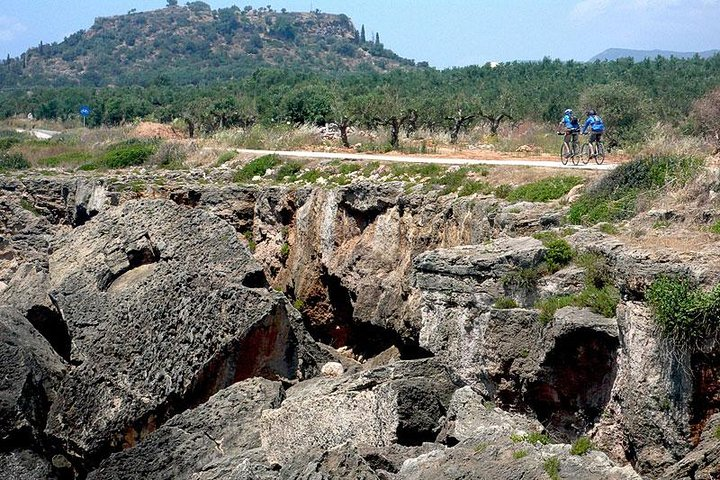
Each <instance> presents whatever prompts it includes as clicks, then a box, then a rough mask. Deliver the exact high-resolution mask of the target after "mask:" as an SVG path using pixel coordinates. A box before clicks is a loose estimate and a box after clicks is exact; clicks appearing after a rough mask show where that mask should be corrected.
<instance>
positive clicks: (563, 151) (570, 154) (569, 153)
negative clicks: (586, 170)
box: [557, 131, 581, 165]
mask: <svg viewBox="0 0 720 480" xmlns="http://www.w3.org/2000/svg"><path fill="white" fill-rule="evenodd" d="M569 133H571V134H574V135H572V142H571V143H572V145H571V144H569V143H568V142H566V141H564V140H563V144H562V146H561V147H560V161H561V162H562V164H563V165H567V163H568V160H570V159H572V162H573V165H578V164H579V163H580V153H581V152H580V146H579V145H578V142H577V135H576V133H577V132H576V131H570V132H569ZM557 134H558V135H565V134H566V132H557Z"/></svg>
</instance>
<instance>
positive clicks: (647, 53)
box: [589, 48, 720, 62]
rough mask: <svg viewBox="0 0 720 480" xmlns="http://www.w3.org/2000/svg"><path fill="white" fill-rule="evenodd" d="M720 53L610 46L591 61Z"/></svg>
mask: <svg viewBox="0 0 720 480" xmlns="http://www.w3.org/2000/svg"><path fill="white" fill-rule="evenodd" d="M718 53H720V50H707V51H704V52H673V51H670V50H630V49H626V48H609V49H607V50H605V51H604V52H602V53H598V54H597V55H595V56H594V57H592V58H591V59H590V60H589V61H590V62H594V61H596V60H599V61H604V60H607V61H612V60H617V59H620V58H632V59H633V60H635V61H636V62H641V61H643V60H645V59H650V60H653V59H655V58H657V57H664V58H670V57H675V58H693V57H694V56H695V55H698V56H700V58H710V57H712V56H714V55H717V54H718Z"/></svg>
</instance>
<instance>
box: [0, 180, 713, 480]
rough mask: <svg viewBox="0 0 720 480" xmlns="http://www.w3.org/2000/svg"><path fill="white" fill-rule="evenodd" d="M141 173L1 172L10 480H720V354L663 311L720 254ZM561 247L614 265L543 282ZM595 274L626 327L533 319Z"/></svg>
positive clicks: (0, 406)
mask: <svg viewBox="0 0 720 480" xmlns="http://www.w3.org/2000/svg"><path fill="white" fill-rule="evenodd" d="M118 175H123V178H122V181H119V180H118V178H117V176H118ZM136 175H138V174H137V173H123V174H115V175H114V176H113V177H112V178H111V177H110V176H105V175H103V174H100V175H97V174H96V175H92V176H85V177H84V176H70V175H63V174H54V175H50V176H48V175H40V174H27V175H25V176H24V177H18V176H12V175H5V176H0V212H1V215H0V259H1V262H0V337H1V338H2V341H1V342H0V364H1V365H2V367H3V371H4V372H5V375H4V377H3V378H1V379H0V383H1V384H2V388H1V389H0V472H4V477H5V478H14V479H15V478H16V479H46V478H48V479H76V478H77V479H83V478H92V479H127V478H137V479H161V478H188V479H191V478H192V479H221V478H222V479H308V480H310V479H313V480H316V479H341V478H342V479H347V478H353V479H426V478H427V479H440V478H442V479H446V478H447V479H488V480H490V479H492V480H497V479H548V478H550V479H557V478H563V479H598V480H600V479H641V478H645V479H656V478H658V479H660V478H661V479H668V480H671V479H672V480H677V479H683V480H685V479H691V480H701V479H702V480H711V479H716V478H720V477H719V475H720V473H719V472H720V413H718V412H720V393H718V392H720V388H718V387H717V385H718V383H719V382H718V380H719V379H720V361H719V360H718V357H717V355H713V354H712V353H710V354H707V355H672V354H669V353H668V346H667V344H666V343H665V342H664V341H663V340H662V338H661V337H660V335H659V333H658V331H657V329H656V327H655V324H654V322H653V318H652V313H651V311H650V309H649V307H648V305H647V303H646V302H645V298H644V292H645V289H646V288H647V286H648V285H649V284H650V282H651V281H652V279H654V278H655V277H657V276H658V275H660V274H667V273H682V274H684V275H687V276H690V277H692V278H694V279H696V280H697V281H698V282H700V283H701V284H704V285H715V284H716V283H717V282H718V281H719V280H720V264H719V263H718V262H717V261H716V260H717V257H715V256H714V255H713V252H709V253H707V254H700V253H698V254H697V255H694V256H687V255H682V256H681V255H674V254H672V253H671V252H667V251H664V250H659V249H656V248H644V247H643V246H642V245H638V244H633V243H631V242H627V241H623V240H621V239H619V238H617V237H613V236H608V235H606V234H603V233H601V232H599V231H597V230H595V229H592V228H575V229H572V230H571V231H565V228H566V227H564V226H563V225H562V219H563V216H564V212H563V208H565V207H564V206H563V202H556V203H547V204H545V203H520V204H514V205H510V204H508V203H507V202H505V201H504V200H500V199H497V198H495V197H494V196H492V195H477V194H476V195H471V196H466V197H461V198H458V197H457V196H456V195H455V194H450V195H444V196H443V195H440V193H438V192H437V191H435V192H430V193H427V192H423V191H420V190H417V189H415V190H414V189H408V188H407V187H406V186H405V185H404V184H402V183H400V182H389V183H373V182H367V181H358V182H354V183H351V184H349V185H345V186H336V187H324V188H320V187H312V186H240V185H236V184H232V183H229V182H223V181H212V182H209V181H208V179H207V178H205V177H204V176H203V175H202V174H200V173H193V172H187V171H183V172H161V173H143V174H142V175H143V177H142V180H143V182H144V185H150V186H145V187H144V188H143V189H142V191H139V189H132V188H126V187H123V185H125V186H126V185H132V182H133V180H134V179H135V176H136ZM153 176H155V177H153ZM220 180H222V179H220ZM561 230H563V235H567V236H566V239H567V241H568V242H569V243H570V244H571V245H573V247H575V248H576V249H577V251H578V252H581V253H585V254H588V255H591V256H592V258H594V259H595V260H594V263H592V264H588V263H587V262H585V263H583V262H575V261H574V262H571V263H569V264H567V265H562V266H561V268H559V269H552V270H550V271H543V270H542V267H543V266H544V265H547V259H548V255H549V253H548V252H549V251H548V247H547V246H546V244H545V243H543V242H542V241H541V240H538V239H536V238H534V237H533V234H536V233H538V232H542V231H556V232H559V231H561ZM598 269H600V270H602V272H603V278H604V279H605V280H603V282H605V283H607V284H608V285H607V286H608V287H611V288H612V289H614V290H613V291H617V292H618V295H619V296H618V298H619V303H618V305H617V309H616V310H614V311H613V312H611V313H609V314H608V313H607V312H606V313H605V314H604V315H603V314H599V313H595V312H594V311H591V310H590V309H589V308H584V307H581V306H577V305H575V306H565V307H564V308H560V309H558V310H557V311H555V312H554V314H552V317H551V318H550V319H547V318H543V317H542V313H541V312H540V311H539V310H538V309H537V308H535V307H536V306H537V305H538V302H539V301H542V300H544V299H548V298H552V297H554V296H556V295H558V294H579V293H580V292H582V291H583V289H586V288H587V285H588V282H592V281H593V280H592V279H597V278H599V277H598V273H597V272H598ZM539 271H543V273H542V274H541V275H539V277H538V278H535V277H533V278H532V279H531V280H528V278H529V277H528V276H527V275H526V273H527V272H539ZM501 300H502V301H504V302H505V304H504V305H501ZM698 372H700V373H698ZM583 445H585V447H587V448H583Z"/></svg>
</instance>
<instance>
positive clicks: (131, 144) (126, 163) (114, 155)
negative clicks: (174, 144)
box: [101, 140, 157, 168]
mask: <svg viewBox="0 0 720 480" xmlns="http://www.w3.org/2000/svg"><path fill="white" fill-rule="evenodd" d="M156 150H157V146H156V144H154V143H147V142H140V141H133V140H131V141H127V142H122V143H119V144H116V145H113V146H111V147H109V148H108V149H107V150H106V151H105V154H104V155H103V157H102V159H101V162H102V164H103V165H104V166H106V167H107V168H127V167H132V166H135V165H142V164H144V163H145V162H147V161H148V159H149V158H150V157H151V156H152V155H153V154H154V153H155V151H156Z"/></svg>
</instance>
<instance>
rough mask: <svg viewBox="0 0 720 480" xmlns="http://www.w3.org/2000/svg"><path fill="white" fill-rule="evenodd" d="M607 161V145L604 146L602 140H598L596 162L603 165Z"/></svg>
mask: <svg viewBox="0 0 720 480" xmlns="http://www.w3.org/2000/svg"><path fill="white" fill-rule="evenodd" d="M604 161H605V147H604V146H603V144H602V142H598V144H597V155H595V163H597V164H598V165H602V164H603V162H604Z"/></svg>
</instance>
